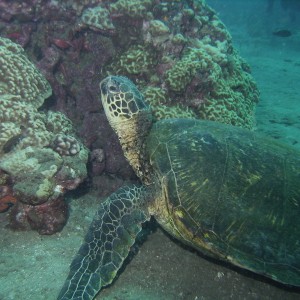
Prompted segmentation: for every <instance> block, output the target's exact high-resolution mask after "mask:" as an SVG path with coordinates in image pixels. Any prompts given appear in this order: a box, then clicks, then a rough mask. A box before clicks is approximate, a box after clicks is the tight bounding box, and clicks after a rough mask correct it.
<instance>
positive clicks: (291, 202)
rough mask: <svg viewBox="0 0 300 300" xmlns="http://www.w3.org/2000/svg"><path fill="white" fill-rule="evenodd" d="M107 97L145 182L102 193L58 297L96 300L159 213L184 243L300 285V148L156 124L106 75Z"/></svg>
mask: <svg viewBox="0 0 300 300" xmlns="http://www.w3.org/2000/svg"><path fill="white" fill-rule="evenodd" d="M100 89H101V93H102V103H103V107H104V110H105V113H106V115H107V117H108V120H109V122H110V124H111V126H112V127H113V128H114V130H115V131H116V133H117V134H118V136H119V138H120V143H121V145H122V148H123V151H124V154H125V156H126V157H127V159H128V161H129V163H130V164H131V165H132V167H133V169H134V170H135V172H136V173H137V175H138V176H139V177H140V179H141V182H142V185H140V186H138V185H134V186H126V187H123V188H121V189H119V190H118V191H116V192H115V193H114V194H112V195H111V196H110V197H109V198H107V199H106V201H104V202H103V203H102V204H101V205H100V208H99V210H98V212H97V213H96V216H95V218H94V220H93V222H92V224H91V227H90V229H89V232H88V233H87V236H86V237H85V242H84V244H83V245H82V246H81V248H80V250H79V252H78V254H77V255H76V257H75V259H74V260H73V262H72V264H71V267H70V274H69V276H68V278H67V280H66V282H65V285H64V287H63V288H62V290H61V293H60V295H59V297H58V299H93V298H94V297H95V295H96V294H97V293H98V291H99V290H100V289H101V288H102V287H103V286H106V285H108V284H109V283H111V282H112V280H113V279H114V277H115V275H116V273H117V271H118V270H119V269H120V267H121V265H122V263H123V261H124V259H125V258H126V257H127V255H128V253H129V249H130V246H131V245H133V243H134V241H135V238H136V236H137V234H138V232H139V231H140V230H141V224H142V223H143V222H145V221H147V220H149V218H150V216H151V215H153V216H154V217H155V218H156V220H157V221H158V222H159V223H160V224H161V226H162V227H163V228H164V229H165V230H166V231H168V232H169V233H170V234H172V235H173V236H175V237H176V238H178V239H179V240H180V241H182V242H184V243H186V244H188V245H190V246H192V247H194V248H196V249H197V250H199V251H201V252H203V253H205V254H207V255H210V256H213V257H216V258H219V259H222V260H225V261H229V262H231V263H232V264H234V265H237V266H240V267H242V268H245V269H248V270H251V271H253V272H256V273H259V274H263V275H265V276H267V277H270V278H272V279H274V280H276V281H279V282H282V283H285V284H288V285H293V286H300V153H299V152H298V151H296V150H294V149H292V148H289V147H287V146H285V145H281V144H279V143H277V142H275V141H273V140H269V139H267V138H265V137H263V136H259V135H257V134H255V133H253V132H250V131H246V130H243V129H240V128H235V127H232V126H228V125H223V124H219V123H216V122H210V121H199V120H191V119H169V120H163V121H159V122H157V123H155V124H153V125H152V122H151V112H150V108H149V107H147V105H146V104H145V103H144V101H143V96H142V95H141V94H140V93H139V91H138V90H137V88H136V87H135V86H134V84H133V83H132V82H131V81H130V80H128V79H127V78H124V77H116V76H110V77H108V78H106V79H104V80H103V81H102V82H101V84H100Z"/></svg>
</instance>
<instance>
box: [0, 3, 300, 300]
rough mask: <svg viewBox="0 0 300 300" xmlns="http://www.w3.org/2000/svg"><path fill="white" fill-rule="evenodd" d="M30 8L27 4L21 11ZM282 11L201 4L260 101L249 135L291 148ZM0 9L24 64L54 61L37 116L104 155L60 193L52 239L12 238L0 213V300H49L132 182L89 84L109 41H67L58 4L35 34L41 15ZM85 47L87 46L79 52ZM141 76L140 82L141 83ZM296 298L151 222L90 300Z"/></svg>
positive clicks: (289, 47) (290, 71)
mask: <svg viewBox="0 0 300 300" xmlns="http://www.w3.org/2000/svg"><path fill="white" fill-rule="evenodd" d="M37 2H39V1H28V3H29V6H30V5H33V6H34V5H36V3H37ZM41 2H42V1H41ZM45 2H47V1H45ZM45 2H43V5H45ZM48 2H50V1H48ZM108 2H109V1H108ZM111 2H112V1H111ZM113 2H115V1H113ZM158 2H162V3H163V2H168V1H158ZM174 2H178V1H174ZM187 2H189V1H187ZM282 2H284V3H281V1H280V0H274V1H273V7H272V8H271V7H270V5H271V3H270V1H267V0H252V1H250V0H244V1H239V0H207V4H209V5H210V6H211V7H212V8H214V9H215V11H216V12H217V14H218V16H219V17H220V19H221V20H222V21H223V22H224V24H225V25H226V27H227V29H228V31H229V32H230V34H231V35H232V38H233V43H234V46H235V48H236V49H237V50H238V52H239V54H240V55H241V57H242V58H243V59H245V61H246V62H247V63H248V64H249V65H250V67H251V71H252V75H253V77H254V79H255V81H256V83H257V85H258V88H259V91H260V101H259V103H258V105H257V107H256V112H255V117H256V123H255V126H254V130H255V131H257V132H260V133H263V134H265V135H266V136H268V137H271V138H274V139H276V140H278V141H280V142H283V143H285V144H288V145H289V146H290V147H293V148H296V149H300V84H299V82H300V56H299V52H300V7H299V6H300V4H298V2H299V1H295V0H294V1H282ZM7 3H8V1H1V0H0V16H1V18H0V36H1V37H7V36H10V37H11V39H12V40H13V41H15V42H20V43H22V38H20V37H24V38H25V37H26V34H27V32H29V31H30V30H31V32H32V33H30V34H29V36H30V42H28V43H26V44H25V45H24V48H25V51H26V52H27V55H28V57H29V58H30V59H31V60H32V61H33V62H34V63H35V64H36V65H39V66H41V64H40V63H41V59H42V58H43V57H45V55H46V54H45V53H47V52H44V51H45V49H44V47H45V45H47V46H48V47H49V48H50V47H54V48H55V47H56V48H55V49H56V50H55V51H56V52H57V53H59V57H60V59H61V61H62V63H61V62H59V63H56V64H55V67H53V69H52V74H53V75H54V77H51V76H50V77H49V78H48V77H47V79H48V80H49V81H50V84H51V85H52V88H53V90H54V97H52V98H51V99H50V100H48V101H47V103H46V104H47V105H46V106H45V109H47V108H48V107H50V108H52V109H55V110H58V111H62V112H63V113H65V114H67V115H68V117H69V118H70V119H71V120H72V121H73V123H74V124H75V126H76V128H77V130H78V134H79V136H80V138H81V139H83V140H84V143H85V144H86V145H87V147H88V148H90V150H95V149H104V151H105V153H106V165H105V166H103V165H101V164H98V165H95V164H93V161H91V160H90V162H89V178H88V179H87V180H86V181H85V183H84V184H83V185H82V186H80V187H79V188H78V189H76V190H75V191H72V192H70V193H67V194H66V196H65V199H66V201H67V203H68V205H69V218H68V221H67V224H66V225H65V226H64V228H63V230H62V231H60V232H58V233H55V234H53V235H40V234H38V233H37V232H36V231H33V230H21V231H20V230H12V229H10V228H9V226H7V225H8V223H9V220H10V215H9V214H10V210H8V211H7V212H5V213H1V214H0V300H14V299H22V300H29V299H31V300H52V299H56V298H57V295H58V293H59V291H60V289H61V287H62V285H63V283H64V280H65V279H66V276H67V274H68V271H69V265H70V263H71V261H72V258H73V257H74V255H75V254H76V252H77V250H78V248H79V247H80V245H81V244H82V240H83V237H84V236H85V234H86V232H87V230H88V228H89V224H90V223H91V221H92V219H93V216H94V214H95V211H96V210H97V208H98V206H99V202H101V201H102V200H103V199H104V197H105V196H107V195H109V194H110V193H111V192H112V191H114V190H116V189H117V188H118V187H119V186H121V185H122V184H124V183H128V182H129V181H136V177H135V176H134V174H133V172H132V171H131V169H130V168H129V167H128V165H127V163H126V161H125V160H124V158H122V157H120V153H121V150H120V147H119V146H118V140H117V138H116V137H115V136H114V134H113V132H112V131H111V130H110V129H109V126H108V125H107V124H106V121H105V118H104V116H103V112H102V110H101V109H100V105H99V97H100V96H99V87H98V84H99V81H100V80H102V79H103V74H104V73H102V70H101V71H100V69H101V67H102V64H103V63H104V62H107V61H108V60H109V59H111V57H112V56H113V55H117V53H113V54H112V53H107V52H108V51H107V49H108V47H110V41H109V38H110V35H109V34H108V33H107V32H105V34H104V36H106V37H107V39H102V40H101V42H99V43H97V35H98V34H99V33H95V32H93V31H92V30H91V29H80V30H79V29H78V31H76V30H75V31H74V32H71V33H70V32H67V31H68V30H69V29H70V28H69V27H68V25H67V23H68V22H69V23H71V22H74V20H75V19H76V18H77V17H76V16H73V15H71V16H70V15H68V13H67V12H68V10H69V9H70V8H72V7H74V5H75V3H80V1H79V2H78V1H65V3H66V5H67V3H68V5H67V8H66V10H65V11H64V13H62V14H61V15H59V17H57V18H54V19H55V22H54V21H53V22H54V23H52V25H51V19H50V25H49V24H46V25H41V24H42V23H43V15H42V14H41V18H40V19H39V20H37V19H36V18H35V17H33V16H32V15H31V14H30V13H28V12H27V13H25V15H26V16H27V17H28V16H29V17H28V18H23V17H19V18H18V17H16V16H18V15H20V14H19V13H18V11H17V9H16V8H15V7H16V5H17V4H18V1H11V10H12V11H11V13H12V15H13V16H14V17H12V18H11V19H10V18H9V17H8V15H9V14H8V13H7ZM53 3H61V2H60V1H53ZM70 3H71V4H70ZM1 5H2V6H1ZM1 7H3V11H4V10H5V15H3V11H1V10H2V8H1ZM76 7H78V6H76ZM13 8H14V9H13ZM47 8H48V7H47V6H46V5H45V9H47ZM28 11H29V10H28ZM46 15H47V14H46ZM57 15H58V14H57ZM21 16H22V14H21ZM46 23H47V22H46ZM53 24H55V25H53ZM30 26H32V29H30V30H29V29H28V28H29V27H30ZM132 26H133V27H134V26H135V24H132ZM49 28H50V29H49ZM65 28H68V30H65ZM73 29H74V28H73ZM51 30H53V31H51ZM24 32H25V33H26V34H24ZM22 34H23V35H22ZM100 34H102V33H100ZM70 35H71V37H70ZM287 35H288V36H287ZM82 37H84V38H85V40H83V38H82ZM92 40H94V41H95V44H93V43H92ZM85 41H88V42H89V43H90V45H88V43H86V44H84V43H85ZM114 42H116V41H114ZM123 42H124V41H123ZM116 43H117V42H116ZM124 43H125V42H124ZM54 44H57V45H56V46H55V45H54ZM33 45H35V46H33ZM89 47H91V49H90V48H89ZM124 47H125V46H124ZM46 48H47V47H46ZM53 57H54V55H53ZM93 61H94V63H91V62H93ZM44 66H45V65H44ZM48 75H49V73H48ZM120 75H122V74H120ZM139 75H141V74H138V76H139ZM145 76H146V75H145V74H144V73H143V74H142V75H141V76H140V78H141V80H144V78H145ZM61 86H63V88H61ZM0 97H1V95H0ZM59 99H60V100H59ZM74 99H75V100H74ZM82 99H84V101H83V100H82ZM0 109H1V107H0ZM84 111H85V112H84ZM79 112H80V113H79ZM103 124H104V125H103ZM95 132H98V133H95ZM0 160H1V156H0ZM101 168H102V169H101ZM298 200H299V199H298ZM299 219H300V215H299ZM286 234H289V233H288V232H287V233H286ZM296 238H298V239H300V237H299V236H298V237H296ZM299 247H300V245H299ZM299 297H300V291H299V289H296V288H289V287H287V286H284V285H278V284H276V283H274V282H272V281H271V280H267V279H265V278H264V277H262V276H258V275H256V274H254V273H251V272H247V271H244V270H241V269H239V268H235V267H232V266H230V265H226V264H223V263H220V262H218V261H216V260H212V259H209V258H207V257H204V256H203V255H201V254H199V253H198V252H196V251H194V250H192V249H191V248H188V247H186V246H184V245H183V244H182V243H180V242H178V241H177V240H175V239H174V238H172V237H170V236H169V235H168V234H166V233H165V231H164V230H163V229H161V227H160V226H159V225H157V223H156V222H155V221H154V220H152V221H151V222H150V224H149V225H148V226H147V227H146V228H145V237H144V238H143V242H141V243H138V244H137V245H135V246H133V247H132V248H131V255H130V258H129V259H128V261H126V263H125V265H124V266H123V267H122V268H121V272H119V273H118V275H117V277H116V279H115V280H114V282H113V284H111V285H109V286H108V287H107V288H104V289H103V290H102V291H101V292H100V294H99V295H97V296H96V297H95V299H106V300H112V299H115V300H127V299H128V300H138V299H143V300H144V299H145V300H177V299H179V300H180V299H184V300H185V299H187V300H190V299H191V300H200V299H201V300H206V299H207V300H210V299H246V300H247V299H249V300H250V299H272V300H273V299H274V300H276V299H287V300H289V299H291V300H292V299H299Z"/></svg>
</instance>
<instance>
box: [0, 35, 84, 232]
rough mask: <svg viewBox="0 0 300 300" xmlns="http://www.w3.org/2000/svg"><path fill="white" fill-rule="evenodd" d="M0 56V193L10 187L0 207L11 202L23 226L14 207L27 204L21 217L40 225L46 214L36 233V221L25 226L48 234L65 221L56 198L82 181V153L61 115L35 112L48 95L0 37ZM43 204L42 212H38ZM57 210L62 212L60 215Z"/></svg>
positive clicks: (18, 54)
mask: <svg viewBox="0 0 300 300" xmlns="http://www.w3.org/2000/svg"><path fill="white" fill-rule="evenodd" d="M0 52H1V57H0V61H1V64H0V108H1V110H0V121H1V125H0V169H1V173H0V188H1V189H2V190H7V187H8V186H9V187H10V188H9V190H10V193H8V192H6V193H5V194H4V195H3V196H2V197H1V202H2V203H4V202H7V203H12V202H13V201H12V200H13V199H16V201H14V202H17V205H16V206H15V208H14V211H15V213H14V215H15V216H16V217H17V216H18V214H24V215H26V216H27V217H28V218H27V219H26V218H25V217H24V222H25V221H26V222H29V216H28V214H27V213H26V212H25V211H22V212H21V211H18V213H17V212H16V211H17V210H18V208H19V209H23V208H25V206H24V205H21V204H20V203H22V204H26V205H27V206H26V211H27V212H29V211H31V212H32V211H35V214H38V213H39V212H42V213H43V217H42V219H43V220H44V219H47V218H48V216H50V215H51V218H49V219H48V220H49V222H48V223H47V224H48V225H45V224H44V225H43V229H42V230H40V227H39V225H38V223H35V222H34V220H38V219H39V217H36V218H31V219H30V220H31V221H30V222H29V224H30V226H31V228H34V229H37V230H38V231H39V232H42V233H47V234H50V233H54V232H55V231H57V230H60V229H61V228H62V227H61V226H62V224H63V223H64V222H65V221H66V217H67V209H65V207H66V204H63V203H60V202H64V200H63V197H62V196H63V195H64V193H65V192H66V190H70V189H74V188H76V187H77V186H78V184H79V183H80V182H82V181H83V180H84V179H85V177H86V162H87V158H88V151H87V149H86V148H85V147H84V146H83V145H82V144H81V143H80V141H79V140H78V139H77V138H76V137H75V136H74V129H73V126H72V123H71V121H70V120H69V119H68V118H67V117H65V116H64V115H63V114H62V113H59V112H51V111H49V112H42V111H38V108H40V107H41V106H42V104H43V102H44V101H45V99H46V98H48V97H49V96H50V95H51V87H50V85H49V83H48V82H47V81H46V79H45V78H44V77H43V75H42V74H41V73H40V72H39V71H38V69H37V68H36V67H35V66H34V65H33V64H32V63H31V62H30V61H29V60H28V59H27V57H26V56H25V55H24V50H23V49H22V48H21V47H20V46H18V45H16V44H14V43H13V42H11V41H10V40H8V39H5V38H0ZM72 135H73V136H72ZM5 174H7V175H6V176H5ZM7 177H9V179H8V178H7ZM8 198H9V199H10V202H9V201H8V200H9V199H8ZM58 199H59V200H58ZM19 202H20V203H19ZM52 202H53V203H55V205H53V204H52ZM43 203H45V204H44V206H43V209H42V208H39V205H41V204H43ZM31 206H33V207H34V208H33V207H32V208H31ZM58 207H64V210H65V212H64V213H63V214H62V215H61V212H60V211H59V209H58ZM46 208H48V210H47V209H46ZM52 209H53V210H52ZM56 214H59V215H60V217H59V220H60V221H59V222H56V221H54V219H55V215H56ZM63 216H65V218H64V222H63ZM50 220H53V223H51V222H50ZM14 221H15V222H17V223H20V222H19V221H18V220H14ZM14 221H13V219H12V218H11V222H12V223H14ZM39 222H40V221H39ZM55 224H56V225H57V226H56V225H55ZM47 226H49V228H48V227H47ZM22 227H26V225H25V224H24V226H22Z"/></svg>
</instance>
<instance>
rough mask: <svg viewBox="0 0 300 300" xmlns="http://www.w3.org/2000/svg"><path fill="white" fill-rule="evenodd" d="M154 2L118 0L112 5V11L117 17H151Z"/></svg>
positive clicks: (149, 0)
mask: <svg viewBox="0 0 300 300" xmlns="http://www.w3.org/2000/svg"><path fill="white" fill-rule="evenodd" d="M153 3H154V1H153V0H130V1H128V0H118V1H117V2H115V3H112V4H111V5H110V11H111V13H112V14H115V15H125V16H129V17H130V18H142V17H147V16H148V17H150V16H151V13H149V11H150V7H151V6H152V5H153Z"/></svg>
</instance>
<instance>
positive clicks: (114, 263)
mask: <svg viewBox="0 0 300 300" xmlns="http://www.w3.org/2000/svg"><path fill="white" fill-rule="evenodd" d="M149 196H150V193H149V192H148V191H147V189H146V188H145V187H143V186H136V185H134V186H126V187H122V188H120V189H119V190H118V191H117V192H115V193H114V194H112V195H111V196H110V197H109V198H107V199H106V200H105V201H104V202H103V203H101V205H100V207H99V210H98V211H97V213H96V215H95V217H94V220H93V222H92V224H91V226H90V228H89V231H88V233H87V235H86V237H85V240H84V244H83V245H82V246H81V247H80V249H79V251H78V253H77V255H76V256H75V258H74V260H73V262H72V264H71V266H70V272H69V275H68V278H67V280H66V282H65V284H64V286H63V288H62V290H61V292H60V294H59V296H58V300H67V299H72V300H75V299H78V300H79V299H86V300H87V299H93V298H94V297H95V295H96V294H97V293H98V292H99V291H100V289H101V288H102V287H104V286H106V285H108V284H110V283H111V282H112V281H113V279H114V277H115V276H116V273H117V271H118V270H119V269H120V268H121V266H122V263H123V261H124V260H125V258H126V257H127V256H128V253H129V251H130V247H131V246H132V245H133V244H134V242H135V239H136V236H137V234H138V233H139V232H140V231H141V229H142V223H143V222H145V221H147V220H149V218H150V215H149V213H148V212H147V210H146V208H145V207H147V202H148V198H149Z"/></svg>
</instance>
